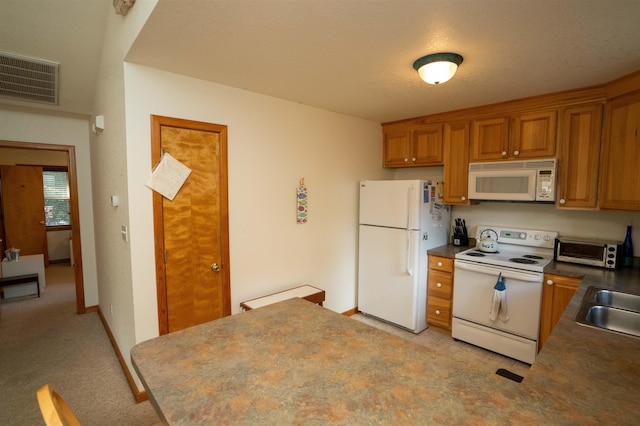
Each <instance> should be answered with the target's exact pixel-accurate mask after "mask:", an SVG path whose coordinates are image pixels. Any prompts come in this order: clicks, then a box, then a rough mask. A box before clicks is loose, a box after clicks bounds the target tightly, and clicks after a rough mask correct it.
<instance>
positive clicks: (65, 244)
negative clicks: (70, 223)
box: [47, 231, 71, 261]
mask: <svg viewBox="0 0 640 426" xmlns="http://www.w3.org/2000/svg"><path fill="white" fill-rule="evenodd" d="M69 237H71V231H47V252H48V254H49V261H56V260H66V259H71V253H70V251H69V250H70V249H71V247H70V244H69Z"/></svg>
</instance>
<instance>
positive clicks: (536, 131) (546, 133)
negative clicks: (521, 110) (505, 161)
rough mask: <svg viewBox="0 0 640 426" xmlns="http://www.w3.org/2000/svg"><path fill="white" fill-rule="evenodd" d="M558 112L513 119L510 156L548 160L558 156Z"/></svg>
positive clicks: (532, 114) (531, 114)
mask: <svg viewBox="0 0 640 426" xmlns="http://www.w3.org/2000/svg"><path fill="white" fill-rule="evenodd" d="M556 116H557V113H556V111H544V112H535V113H529V114H522V115H519V116H514V117H513V118H512V119H511V140H510V143H509V149H510V152H509V156H510V157H513V158H521V159H528V158H546V157H554V156H555V155H556Z"/></svg>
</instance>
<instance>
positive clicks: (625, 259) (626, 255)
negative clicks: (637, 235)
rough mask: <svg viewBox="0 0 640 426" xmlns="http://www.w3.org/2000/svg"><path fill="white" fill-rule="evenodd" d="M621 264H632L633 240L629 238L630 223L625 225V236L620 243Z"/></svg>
mask: <svg viewBox="0 0 640 426" xmlns="http://www.w3.org/2000/svg"><path fill="white" fill-rule="evenodd" d="M622 266H633V241H632V240H631V225H629V226H627V236H626V237H625V238H624V243H622Z"/></svg>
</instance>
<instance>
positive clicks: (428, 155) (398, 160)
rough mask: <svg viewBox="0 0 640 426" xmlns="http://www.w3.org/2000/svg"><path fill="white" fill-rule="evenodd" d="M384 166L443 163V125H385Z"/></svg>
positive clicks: (415, 165) (416, 165) (414, 165)
mask: <svg viewBox="0 0 640 426" xmlns="http://www.w3.org/2000/svg"><path fill="white" fill-rule="evenodd" d="M383 135H384V146H383V151H384V153H383V155H384V161H383V163H384V167H418V166H435V165H441V164H442V125H441V124H434V125H428V126H415V127H408V126H383Z"/></svg>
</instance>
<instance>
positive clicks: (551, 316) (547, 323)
mask: <svg viewBox="0 0 640 426" xmlns="http://www.w3.org/2000/svg"><path fill="white" fill-rule="evenodd" d="M581 282H582V278H572V277H565V276H561V275H552V274H545V275H544V282H543V283H542V286H543V287H542V307H541V310H540V336H539V338H538V352H540V349H542V346H544V343H545V342H546V340H547V338H548V337H549V335H550V334H551V332H552V331H553V329H554V327H555V326H556V324H557V323H558V321H559V320H560V317H561V316H562V314H563V313H564V310H565V309H566V308H567V305H568V304H569V302H570V301H571V298H572V297H573V295H574V294H576V290H577V289H578V287H579V286H580V283H581Z"/></svg>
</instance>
